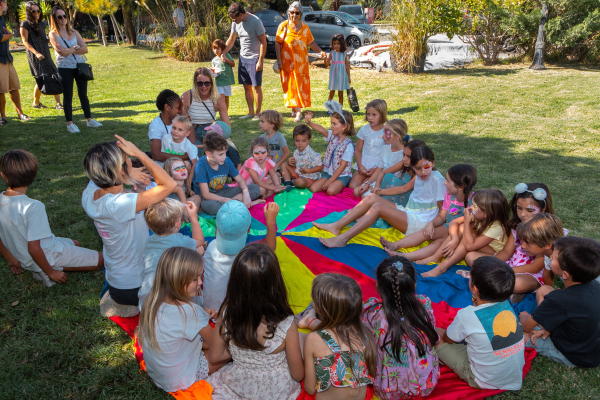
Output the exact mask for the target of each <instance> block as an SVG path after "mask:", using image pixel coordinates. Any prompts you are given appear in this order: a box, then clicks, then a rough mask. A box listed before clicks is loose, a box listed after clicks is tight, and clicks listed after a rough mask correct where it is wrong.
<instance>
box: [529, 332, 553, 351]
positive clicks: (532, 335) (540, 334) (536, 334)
mask: <svg viewBox="0 0 600 400" xmlns="http://www.w3.org/2000/svg"><path fill="white" fill-rule="evenodd" d="M548 336H550V332H548V331H547V330H545V329H536V330H533V331H531V333H530V334H529V339H530V340H531V343H532V344H533V345H534V346H536V347H537V344H536V343H535V341H536V339H539V338H540V337H541V338H542V339H543V340H546V339H548Z"/></svg>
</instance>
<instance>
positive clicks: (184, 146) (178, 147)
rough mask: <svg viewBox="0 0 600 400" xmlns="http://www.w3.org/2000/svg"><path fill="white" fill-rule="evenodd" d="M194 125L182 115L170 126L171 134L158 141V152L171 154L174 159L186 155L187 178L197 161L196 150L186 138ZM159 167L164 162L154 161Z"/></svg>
mask: <svg viewBox="0 0 600 400" xmlns="http://www.w3.org/2000/svg"><path fill="white" fill-rule="evenodd" d="M193 127H194V125H193V124H192V121H191V120H190V119H189V118H188V117H186V116H183V115H178V116H176V117H175V119H173V124H172V125H171V134H169V135H164V136H163V137H162V139H161V140H160V151H161V152H163V153H167V154H171V155H173V156H175V157H179V156H184V155H187V156H188V157H189V159H190V160H189V161H184V162H185V165H186V167H187V169H188V176H189V177H190V178H189V179H190V182H191V175H192V173H193V172H194V167H195V166H196V161H198V148H197V147H196V146H195V145H194V144H193V143H192V142H190V140H189V139H188V136H190V133H192V129H193ZM156 163H157V164H158V165H160V166H161V167H162V166H164V162H160V161H156Z"/></svg>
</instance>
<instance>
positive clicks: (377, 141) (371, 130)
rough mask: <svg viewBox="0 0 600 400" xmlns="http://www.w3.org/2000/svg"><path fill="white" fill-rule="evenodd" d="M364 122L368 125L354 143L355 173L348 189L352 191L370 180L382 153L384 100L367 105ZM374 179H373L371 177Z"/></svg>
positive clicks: (385, 113)
mask: <svg viewBox="0 0 600 400" xmlns="http://www.w3.org/2000/svg"><path fill="white" fill-rule="evenodd" d="M365 121H367V122H368V123H369V124H368V125H365V126H363V127H362V128H360V130H359V131H358V134H357V136H358V140H357V141H356V150H355V151H354V156H355V157H356V164H354V168H355V169H356V172H354V175H352V179H351V180H350V184H349V185H348V187H349V188H350V189H354V188H356V187H357V186H360V185H362V184H363V182H365V181H368V180H370V179H371V178H372V177H373V173H374V172H375V170H376V169H377V165H378V163H379V159H380V157H381V153H382V152H383V146H384V141H383V135H384V132H383V126H384V125H385V123H386V122H387V103H386V102H385V100H380V99H375V100H373V101H370V102H369V103H367V108H366V112H365ZM373 178H374V177H373Z"/></svg>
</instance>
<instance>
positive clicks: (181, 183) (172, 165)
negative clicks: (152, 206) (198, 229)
mask: <svg viewBox="0 0 600 400" xmlns="http://www.w3.org/2000/svg"><path fill="white" fill-rule="evenodd" d="M163 168H164V170H165V171H167V174H169V176H170V177H171V178H173V180H174V181H175V182H176V183H177V186H176V187H175V190H174V191H173V193H171V194H170V195H168V196H167V198H169V199H174V200H179V201H180V202H181V203H183V204H185V203H187V202H188V201H191V202H192V203H194V205H195V206H196V208H199V207H200V196H198V195H197V194H194V193H193V192H192V184H191V179H190V178H191V175H189V174H188V170H187V168H186V166H185V164H184V162H183V161H181V159H179V158H176V157H173V158H169V159H168V160H167V161H165V165H164V166H163Z"/></svg>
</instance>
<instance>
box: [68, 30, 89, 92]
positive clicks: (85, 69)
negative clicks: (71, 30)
mask: <svg viewBox="0 0 600 400" xmlns="http://www.w3.org/2000/svg"><path fill="white" fill-rule="evenodd" d="M61 39H62V40H63V42H65V45H66V46H67V49H69V48H70V47H69V44H68V43H67V41H66V40H65V39H63V38H62V36H61ZM71 55H72V56H73V58H74V59H75V62H77V57H75V54H71ZM77 76H78V77H79V78H81V79H83V80H84V81H93V80H94V72H93V71H92V66H91V65H90V64H88V63H80V62H78V63H77Z"/></svg>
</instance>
